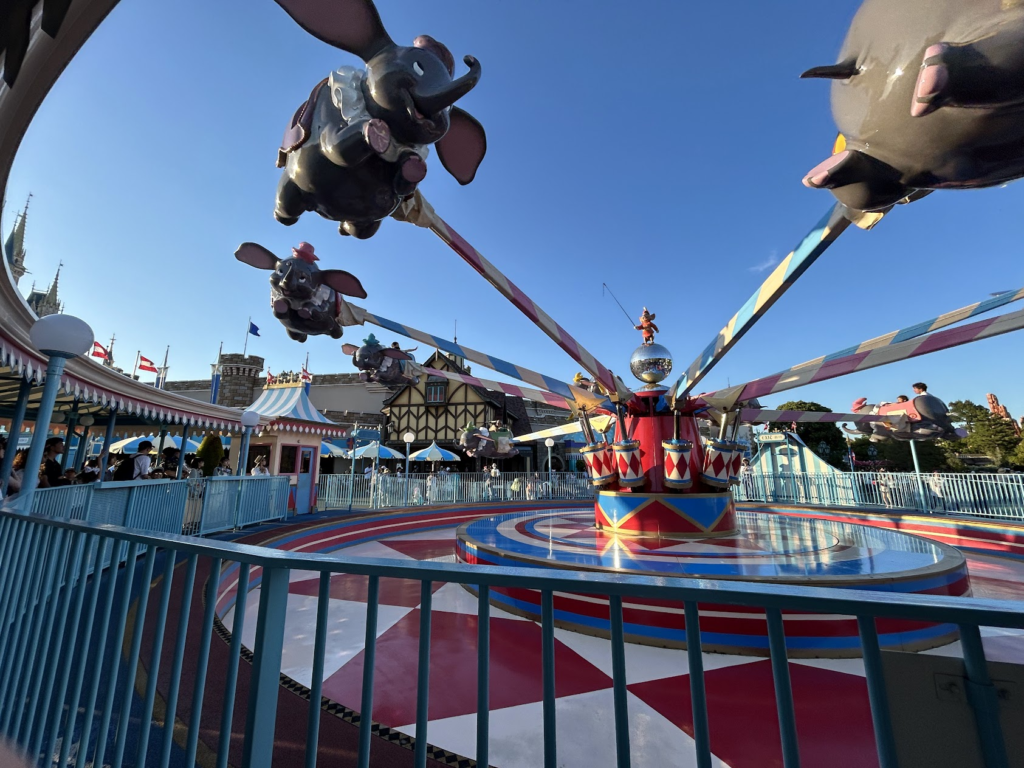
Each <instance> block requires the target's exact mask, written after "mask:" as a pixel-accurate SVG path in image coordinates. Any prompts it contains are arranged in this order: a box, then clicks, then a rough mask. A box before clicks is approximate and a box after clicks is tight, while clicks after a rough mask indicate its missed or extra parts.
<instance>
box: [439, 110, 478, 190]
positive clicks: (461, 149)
mask: <svg viewBox="0 0 1024 768" xmlns="http://www.w3.org/2000/svg"><path fill="white" fill-rule="evenodd" d="M448 119H449V120H450V121H451V127H449V128H448V133H446V134H445V135H444V137H443V138H442V139H441V140H440V141H439V142H437V144H436V145H435V146H436V147H437V156H438V157H439V158H441V165H443V166H444V167H445V169H446V170H447V171H448V173H450V174H451V175H452V176H454V177H455V179H456V181H458V182H459V184H463V185H465V184H469V182H471V181H472V180H473V178H474V177H475V176H476V169H477V168H479V167H480V163H481V162H482V161H483V159H484V155H485V154H487V134H486V133H484V127H483V126H482V125H480V123H479V122H478V121H477V119H476V118H475V117H473V116H472V115H471V114H469V112H467V111H466V110H464V109H459V108H458V107H452V109H451V112H450V113H449V115H448Z"/></svg>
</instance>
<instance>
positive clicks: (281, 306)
mask: <svg viewBox="0 0 1024 768" xmlns="http://www.w3.org/2000/svg"><path fill="white" fill-rule="evenodd" d="M288 309H289V307H288V302H287V301H285V300H284V299H278V300H277V301H275V302H274V315H276V316H277V317H284V316H285V315H287V314H288Z"/></svg>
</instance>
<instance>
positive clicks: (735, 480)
mask: <svg viewBox="0 0 1024 768" xmlns="http://www.w3.org/2000/svg"><path fill="white" fill-rule="evenodd" d="M730 445H731V446H732V457H731V458H730V459H729V483H730V484H731V485H739V484H740V469H741V468H742V466H743V443H730Z"/></svg>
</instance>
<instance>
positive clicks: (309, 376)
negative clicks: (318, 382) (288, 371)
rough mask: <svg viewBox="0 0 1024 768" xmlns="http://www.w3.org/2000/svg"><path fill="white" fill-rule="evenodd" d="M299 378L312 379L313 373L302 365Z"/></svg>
mask: <svg viewBox="0 0 1024 768" xmlns="http://www.w3.org/2000/svg"><path fill="white" fill-rule="evenodd" d="M299 379H301V380H302V381H312V380H313V374H311V373H310V372H309V371H307V370H306V367H305V366H303V367H302V374H301V375H300V376H299Z"/></svg>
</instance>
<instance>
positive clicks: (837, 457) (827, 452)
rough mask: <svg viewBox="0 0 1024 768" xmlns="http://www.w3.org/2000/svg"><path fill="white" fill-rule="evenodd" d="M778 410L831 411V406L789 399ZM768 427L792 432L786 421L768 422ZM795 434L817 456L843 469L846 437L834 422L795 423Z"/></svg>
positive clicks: (776, 430)
mask: <svg viewBox="0 0 1024 768" xmlns="http://www.w3.org/2000/svg"><path fill="white" fill-rule="evenodd" d="M777 410H780V411H814V412H815V413H832V409H831V408H826V407H825V406H824V405H822V404H821V403H812V402H808V401H806V400H790V401H789V402H787V403H783V404H782V405H780V406H778V408H777ZM768 429H769V430H770V431H772V432H792V431H793V427H792V425H791V424H790V423H788V422H776V423H774V424H770V425H769V427H768ZM796 434H797V436H798V437H799V438H800V439H801V440H803V441H804V443H806V444H807V447H808V448H810V449H811V450H812V451H814V452H815V453H816V454H818V456H820V457H821V458H822V459H824V460H825V461H827V462H828V463H829V464H831V465H832V466H833V467H837V468H839V469H843V468H845V466H846V438H845V437H843V432H842V430H841V429H839V427H837V426H836V425H835V424H826V423H817V424H813V423H812V424H800V423H798V424H797V425H796Z"/></svg>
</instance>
